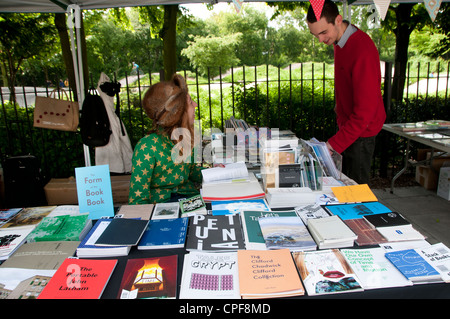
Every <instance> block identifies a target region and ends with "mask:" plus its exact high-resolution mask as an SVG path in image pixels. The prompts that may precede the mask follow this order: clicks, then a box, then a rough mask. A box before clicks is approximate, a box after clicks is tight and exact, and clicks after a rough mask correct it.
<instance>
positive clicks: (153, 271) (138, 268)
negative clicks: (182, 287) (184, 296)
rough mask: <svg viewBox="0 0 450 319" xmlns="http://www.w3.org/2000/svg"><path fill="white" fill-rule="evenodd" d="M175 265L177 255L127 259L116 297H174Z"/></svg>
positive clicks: (176, 265)
mask: <svg viewBox="0 0 450 319" xmlns="http://www.w3.org/2000/svg"><path fill="white" fill-rule="evenodd" d="M177 267H178V256H177V255H171V256H164V257H151V258H137V259H129V260H128V261H127V265H126V266H125V270H124V273H123V275H122V281H121V283H120V288H119V293H118V296H117V298H118V299H150V298H160V299H162V298H176V294H177Z"/></svg>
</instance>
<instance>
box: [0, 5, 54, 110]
mask: <svg viewBox="0 0 450 319" xmlns="http://www.w3.org/2000/svg"><path fill="white" fill-rule="evenodd" d="M52 17H53V16H52V15H51V14H39V13H32V14H31V13H29V14H21V13H1V14H0V30H2V32H0V60H1V62H2V64H3V67H2V73H3V72H5V73H6V76H4V77H3V78H4V79H6V80H7V81H8V82H7V83H4V85H6V86H8V87H9V89H10V92H11V97H12V100H13V101H15V89H14V86H15V85H16V75H17V73H18V72H19V70H20V68H21V66H22V64H23V62H24V61H25V60H26V59H30V58H33V57H37V56H45V54H46V53H47V54H48V53H50V51H51V49H52V48H53V44H54V43H55V40H56V37H55V31H56V30H55V28H54V25H53V19H52Z"/></svg>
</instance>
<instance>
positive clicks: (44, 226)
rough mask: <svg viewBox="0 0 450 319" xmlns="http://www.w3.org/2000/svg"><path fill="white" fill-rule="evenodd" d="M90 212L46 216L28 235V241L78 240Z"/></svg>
mask: <svg viewBox="0 0 450 319" xmlns="http://www.w3.org/2000/svg"><path fill="white" fill-rule="evenodd" d="M88 216H89V214H80V215H61V216H51V217H48V216H47V217H45V218H44V219H42V221H41V222H40V223H39V224H38V225H37V226H36V228H35V229H34V230H33V231H32V232H31V233H30V234H29V235H28V237H27V241H28V242H37V241H60V240H62V241H64V240H65V241H78V240H80V234H81V233H82V232H83V230H84V229H85V227H86V224H87V222H88Z"/></svg>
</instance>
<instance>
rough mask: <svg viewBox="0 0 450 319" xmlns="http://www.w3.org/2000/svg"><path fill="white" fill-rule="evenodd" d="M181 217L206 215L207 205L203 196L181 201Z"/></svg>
mask: <svg viewBox="0 0 450 319" xmlns="http://www.w3.org/2000/svg"><path fill="white" fill-rule="evenodd" d="M180 209H181V217H189V216H194V215H196V214H201V215H206V214H207V213H208V211H207V210H206V204H205V202H204V201H203V198H202V195H195V196H192V197H189V198H186V199H183V200H181V201H180Z"/></svg>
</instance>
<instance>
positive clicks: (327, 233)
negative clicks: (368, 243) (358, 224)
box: [308, 216, 358, 249]
mask: <svg viewBox="0 0 450 319" xmlns="http://www.w3.org/2000/svg"><path fill="white" fill-rule="evenodd" d="M308 229H309V231H310V232H311V235H312V237H313V238H314V240H315V241H316V243H317V245H318V246H319V248H320V249H327V248H343V247H349V246H353V243H354V241H355V240H356V239H357V238H358V236H357V235H356V234H355V233H354V232H353V231H352V230H351V229H350V228H349V227H348V226H347V225H346V224H345V223H344V222H343V221H342V219H340V218H339V217H338V216H330V217H324V218H315V219H310V220H309V223H308Z"/></svg>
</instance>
